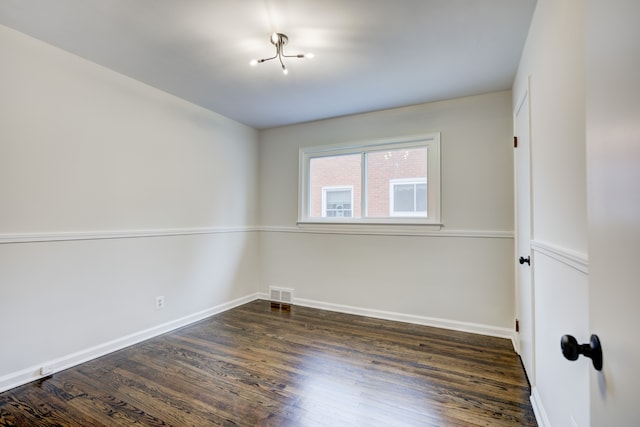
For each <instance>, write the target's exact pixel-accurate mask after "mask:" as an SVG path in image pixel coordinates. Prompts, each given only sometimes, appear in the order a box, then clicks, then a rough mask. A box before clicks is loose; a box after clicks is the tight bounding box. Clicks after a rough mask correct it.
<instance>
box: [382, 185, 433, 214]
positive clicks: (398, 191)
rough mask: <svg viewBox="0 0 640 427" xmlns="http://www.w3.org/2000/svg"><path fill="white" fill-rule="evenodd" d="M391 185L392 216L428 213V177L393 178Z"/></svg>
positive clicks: (390, 212) (390, 211)
mask: <svg viewBox="0 0 640 427" xmlns="http://www.w3.org/2000/svg"><path fill="white" fill-rule="evenodd" d="M390 184H391V185H390V186H389V198H390V200H391V202H390V204H389V205H390V207H391V209H389V215H390V216H425V215H426V214H427V178H426V177H425V178H404V179H392V180H391V182H390Z"/></svg>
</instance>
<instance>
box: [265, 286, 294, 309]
mask: <svg viewBox="0 0 640 427" xmlns="http://www.w3.org/2000/svg"><path fill="white" fill-rule="evenodd" d="M269 301H270V302H271V307H272V308H278V309H282V310H291V305H292V304H293V289H287V288H275V287H273V286H269Z"/></svg>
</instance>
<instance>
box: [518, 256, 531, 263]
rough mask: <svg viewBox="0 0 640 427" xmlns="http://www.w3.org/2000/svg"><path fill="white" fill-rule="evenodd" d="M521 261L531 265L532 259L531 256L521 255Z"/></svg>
mask: <svg viewBox="0 0 640 427" xmlns="http://www.w3.org/2000/svg"><path fill="white" fill-rule="evenodd" d="M518 261H519V262H520V264H524V263H525V262H526V263H527V264H529V265H531V259H530V257H526V258H525V257H523V256H521V257H520V259H519V260H518Z"/></svg>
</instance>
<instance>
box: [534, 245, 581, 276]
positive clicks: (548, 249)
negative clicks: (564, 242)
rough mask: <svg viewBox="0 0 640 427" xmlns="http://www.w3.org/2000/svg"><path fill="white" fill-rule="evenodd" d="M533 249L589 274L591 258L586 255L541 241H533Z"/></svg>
mask: <svg viewBox="0 0 640 427" xmlns="http://www.w3.org/2000/svg"><path fill="white" fill-rule="evenodd" d="M531 249H532V250H533V251H535V252H538V253H541V254H544V255H546V256H548V257H549V258H552V259H554V260H556V261H558V262H561V263H563V264H565V265H567V266H569V267H571V268H574V269H576V270H578V271H580V272H582V273H584V274H589V258H588V256H587V255H586V254H583V253H580V252H576V251H572V250H570V249H566V248H561V247H559V246H554V245H552V244H550V243H546V242H541V241H539V240H532V241H531Z"/></svg>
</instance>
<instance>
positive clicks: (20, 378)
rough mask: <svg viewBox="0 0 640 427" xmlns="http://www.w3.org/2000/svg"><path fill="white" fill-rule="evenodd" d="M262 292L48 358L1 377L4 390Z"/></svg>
mask: <svg viewBox="0 0 640 427" xmlns="http://www.w3.org/2000/svg"><path fill="white" fill-rule="evenodd" d="M259 296H261V294H258V293H255V294H251V295H247V296H244V297H241V298H238V299H235V300H233V301H229V302H226V303H223V304H220V305H217V306H215V307H211V308H209V309H206V310H202V311H199V312H197V313H194V314H190V315H188V316H185V317H182V318H180V319H176V320H172V321H170V322H167V323H164V324H161V325H157V326H154V327H152V328H149V329H145V330H143V331H139V332H134V333H133V334H130V335H127V336H124V337H121V338H117V339H115V340H112V341H109V342H106V343H102V344H98V345H96V346H93V347H90V348H87V349H84V350H80V351H78V352H75V353H72V354H67V355H65V356H62V357H59V358H57V359H54V360H48V361H44V362H42V363H41V364H39V365H37V366H31V367H29V368H26V369H23V370H21V371H18V372H13V373H11V374H8V375H5V376H2V377H0V392H3V391H6V390H9V389H12V388H14V387H18V386H21V385H23V384H26V383H29V382H31V381H35V380H38V379H40V378H43V377H45V376H49V375H52V374H55V373H56V372H60V371H63V370H65V369H69V368H71V367H73V366H76V365H79V364H81V363H85V362H88V361H89V360H93V359H96V358H98V357H101V356H104V355H106V354H109V353H113V352H114V351H118V350H121V349H123V348H125V347H129V346H132V345H134V344H138V343H140V342H142V341H145V340H148V339H150V338H153V337H156V336H158V335H162V334H164V333H167V332H170V331H173V330H175V329H178V328H181V327H183V326H187V325H190V324H192V323H195V322H198V321H200V320H203V319H206V318H208V317H211V316H213V315H216V314H218V313H222V312H223V311H227V310H230V309H232V308H235V307H238V306H241V305H243V304H246V303H248V302H251V301H254V300H256V299H258V298H259ZM43 366H46V367H47V368H51V371H50V372H49V373H47V374H46V375H41V374H40V368H41V367H43Z"/></svg>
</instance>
